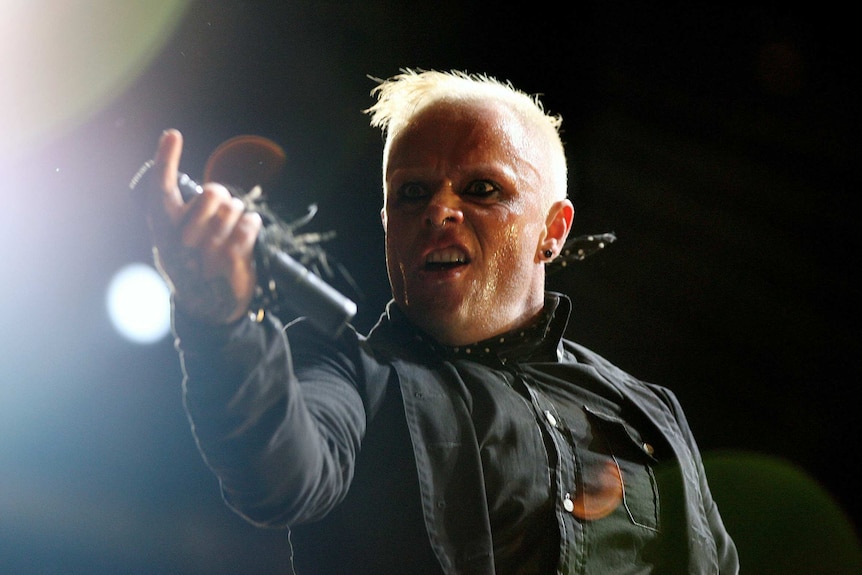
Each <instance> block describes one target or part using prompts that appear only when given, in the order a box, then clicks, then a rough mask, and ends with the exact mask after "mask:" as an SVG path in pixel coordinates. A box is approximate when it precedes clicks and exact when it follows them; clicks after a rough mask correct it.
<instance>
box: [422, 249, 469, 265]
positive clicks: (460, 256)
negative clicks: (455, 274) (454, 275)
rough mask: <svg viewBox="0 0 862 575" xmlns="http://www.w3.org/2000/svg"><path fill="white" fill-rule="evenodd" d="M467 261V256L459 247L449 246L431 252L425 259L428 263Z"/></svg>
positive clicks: (461, 262)
mask: <svg viewBox="0 0 862 575" xmlns="http://www.w3.org/2000/svg"><path fill="white" fill-rule="evenodd" d="M465 261H467V256H466V255H465V254H464V252H462V251H461V250H459V249H455V248H448V249H445V250H439V251H436V252H431V253H430V254H428V257H427V258H426V259H425V263H427V264H463V263H464V262H465Z"/></svg>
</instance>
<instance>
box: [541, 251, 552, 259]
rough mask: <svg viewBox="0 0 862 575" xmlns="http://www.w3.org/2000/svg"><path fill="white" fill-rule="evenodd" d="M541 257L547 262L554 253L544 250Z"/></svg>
mask: <svg viewBox="0 0 862 575" xmlns="http://www.w3.org/2000/svg"><path fill="white" fill-rule="evenodd" d="M542 255H543V256H545V259H548V260H549V259H551V257H553V255H554V252H552V251H551V250H545V251H543V252H542Z"/></svg>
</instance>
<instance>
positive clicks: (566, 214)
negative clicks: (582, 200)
mask: <svg viewBox="0 0 862 575" xmlns="http://www.w3.org/2000/svg"><path fill="white" fill-rule="evenodd" d="M574 219H575V207H574V206H573V205H572V202H571V201H569V200H568V199H565V200H559V201H556V202H554V203H553V204H551V208H550V209H549V210H548V217H547V219H546V220H545V235H544V238H543V239H542V241H541V242H540V243H539V254H538V258H539V261H547V260H548V258H547V257H546V256H545V255H544V254H545V253H546V252H551V253H552V254H553V255H552V256H551V258H554V257H556V256H557V255H558V254H559V253H560V251H561V250H562V249H563V244H565V243H566V238H568V237H569V231H570V230H571V229H572V222H573V221H574Z"/></svg>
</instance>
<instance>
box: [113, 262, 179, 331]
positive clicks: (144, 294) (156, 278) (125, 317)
mask: <svg viewBox="0 0 862 575" xmlns="http://www.w3.org/2000/svg"><path fill="white" fill-rule="evenodd" d="M107 305H108V315H109V317H110V318H111V322H112V323H113V324H114V328H115V329H116V330H117V331H118V332H119V333H120V335H122V336H123V337H125V338H126V339H129V340H131V341H133V342H135V343H143V344H146V343H153V342H156V341H158V340H160V339H162V338H163V337H165V336H166V335H167V334H168V332H169V331H170V328H171V304H170V292H169V290H168V286H167V285H166V284H165V282H164V280H163V279H162V278H161V276H160V275H159V274H158V272H157V271H156V270H155V269H153V268H152V267H151V266H148V265H145V264H130V265H128V266H126V267H124V268H123V269H121V270H120V271H119V272H117V273H116V275H114V278H113V279H112V280H111V283H110V284H109V286H108V296H107Z"/></svg>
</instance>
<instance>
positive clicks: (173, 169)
mask: <svg viewBox="0 0 862 575" xmlns="http://www.w3.org/2000/svg"><path fill="white" fill-rule="evenodd" d="M182 150H183V136H182V134H181V133H180V132H179V131H178V130H173V129H171V130H165V132H164V133H162V137H161V138H160V139H159V145H158V148H157V149H156V155H155V157H154V162H155V164H154V165H153V171H154V175H155V181H156V184H157V187H158V189H159V190H160V191H161V200H162V202H161V204H162V208H163V210H164V212H165V214H166V215H167V216H168V218H169V220H170V221H171V222H173V223H177V222H178V221H179V219H180V217H181V215H182V213H183V207H184V202H183V198H182V196H181V195H180V190H179V187H177V174H178V173H179V166H180V158H181V157H182Z"/></svg>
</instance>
